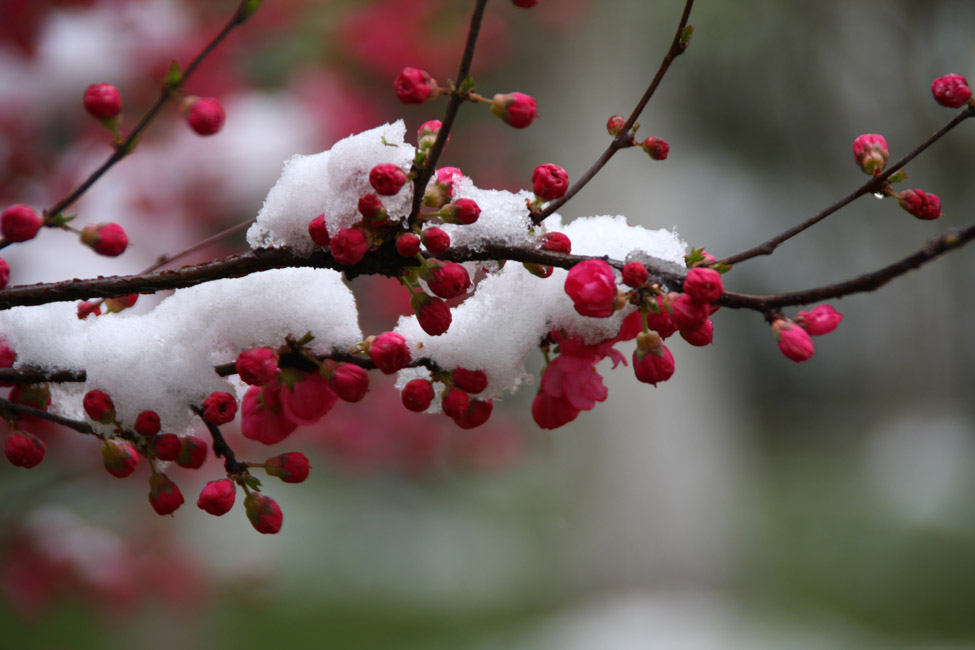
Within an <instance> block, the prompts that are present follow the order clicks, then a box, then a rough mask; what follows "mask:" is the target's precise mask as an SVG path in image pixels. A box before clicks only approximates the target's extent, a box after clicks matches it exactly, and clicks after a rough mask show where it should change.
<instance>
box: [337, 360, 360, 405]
mask: <svg viewBox="0 0 975 650" xmlns="http://www.w3.org/2000/svg"><path fill="white" fill-rule="evenodd" d="M328 385H329V386H330V387H331V388H332V390H333V391H334V392H335V394H336V395H338V396H339V399H341V400H343V401H345V402H358V401H360V400H361V399H362V398H363V397H365V396H366V393H368V392H369V373H368V372H366V371H365V369H364V368H360V367H359V366H357V365H355V364H354V363H343V364H340V365H339V366H338V367H337V368H335V371H334V372H333V373H332V377H331V379H329V380H328Z"/></svg>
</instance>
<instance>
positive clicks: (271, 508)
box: [244, 492, 284, 535]
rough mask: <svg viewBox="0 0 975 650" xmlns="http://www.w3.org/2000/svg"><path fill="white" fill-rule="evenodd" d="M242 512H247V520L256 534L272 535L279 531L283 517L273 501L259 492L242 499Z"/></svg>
mask: <svg viewBox="0 0 975 650" xmlns="http://www.w3.org/2000/svg"><path fill="white" fill-rule="evenodd" d="M244 510H245V511H246V512H247V519H249V520H250V522H251V525H252V526H253V527H254V530H256V531H257V532H259V533H263V534H265V535H273V534H274V533H276V532H278V531H279V530H281V523H282V520H283V519H284V516H283V515H282V514H281V508H280V506H278V504H277V503H276V502H275V501H274V499H271V498H269V497H266V496H264V495H263V494H261V493H260V492H251V493H249V494H248V495H247V496H246V497H244Z"/></svg>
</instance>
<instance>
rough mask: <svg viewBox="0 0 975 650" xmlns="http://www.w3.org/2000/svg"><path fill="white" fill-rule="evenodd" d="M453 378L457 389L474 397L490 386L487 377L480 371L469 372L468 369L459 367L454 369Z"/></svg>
mask: <svg viewBox="0 0 975 650" xmlns="http://www.w3.org/2000/svg"><path fill="white" fill-rule="evenodd" d="M452 376H453V378H454V384H455V385H456V386H457V388H460V389H461V390H463V391H465V392H468V393H471V394H473V395H477V394H478V393H480V392H481V391H483V390H484V389H485V388H487V385H488V380H487V375H486V374H484V371H483V370H480V369H478V370H468V369H467V368H461V367H460V366H458V367H456V368H454V372H453V373H452Z"/></svg>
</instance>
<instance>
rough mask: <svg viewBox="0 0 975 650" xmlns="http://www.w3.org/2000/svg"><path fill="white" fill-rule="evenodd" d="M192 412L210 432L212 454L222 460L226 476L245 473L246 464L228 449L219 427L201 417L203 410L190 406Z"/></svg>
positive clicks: (228, 446)
mask: <svg viewBox="0 0 975 650" xmlns="http://www.w3.org/2000/svg"><path fill="white" fill-rule="evenodd" d="M190 408H192V409H193V412H194V413H196V414H197V415H198V416H200V419H201V420H203V424H205V425H206V427H207V430H208V431H209V432H210V437H211V438H213V454H214V455H215V456H216V457H217V458H223V459H224V461H223V467H224V469H225V470H227V473H228V474H241V473H243V472H246V471H247V463H245V462H242V461H239V460H237V457H236V456H235V455H234V450H233V449H231V448H230V445H228V444H227V441H226V440H225V439H224V437H223V434H222V433H220V427H218V426H217V425H215V424H213V423H212V422H210V421H209V420H207V419H206V418H205V417H204V416H203V409H201V408H200V407H198V406H195V405H194V406H191V407H190Z"/></svg>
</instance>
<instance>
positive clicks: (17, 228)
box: [0, 203, 42, 242]
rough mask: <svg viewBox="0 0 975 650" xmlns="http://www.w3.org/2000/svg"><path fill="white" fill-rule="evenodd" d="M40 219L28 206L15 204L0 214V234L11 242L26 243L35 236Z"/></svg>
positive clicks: (39, 226) (38, 228)
mask: <svg viewBox="0 0 975 650" xmlns="http://www.w3.org/2000/svg"><path fill="white" fill-rule="evenodd" d="M41 225H42V223H41V218H40V217H38V216H37V213H36V212H34V211H33V210H32V209H31V208H30V206H26V205H24V204H23V203H17V204H15V205H12V206H10V207H9V208H7V209H6V210H4V211H3V212H2V213H0V233H3V238H4V239H6V240H7V241H11V242H21V241H27V240H28V239H33V238H34V237H36V236H37V231H38V230H40V229H41Z"/></svg>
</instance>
